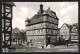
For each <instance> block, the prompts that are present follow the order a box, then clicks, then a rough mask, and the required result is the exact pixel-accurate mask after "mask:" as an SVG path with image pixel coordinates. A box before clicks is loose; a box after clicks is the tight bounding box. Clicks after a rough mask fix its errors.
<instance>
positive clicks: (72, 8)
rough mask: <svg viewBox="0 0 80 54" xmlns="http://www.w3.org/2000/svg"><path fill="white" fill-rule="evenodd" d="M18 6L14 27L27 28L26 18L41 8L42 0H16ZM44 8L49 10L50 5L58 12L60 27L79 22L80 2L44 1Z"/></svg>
mask: <svg viewBox="0 0 80 54" xmlns="http://www.w3.org/2000/svg"><path fill="white" fill-rule="evenodd" d="M14 3H15V5H16V7H15V6H14V7H13V20H12V25H13V26H12V27H13V28H15V27H18V28H19V29H25V28H26V27H25V20H26V19H27V18H29V19H30V18H31V17H33V16H34V15H35V14H37V12H38V11H39V9H40V4H41V2H14ZM42 4H43V9H44V10H47V9H48V8H49V7H50V9H51V10H53V11H54V12H56V15H57V17H58V18H59V25H58V27H59V28H60V27H61V26H62V25H63V24H64V23H67V24H70V25H71V24H73V23H78V2H42Z"/></svg>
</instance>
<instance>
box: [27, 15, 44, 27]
mask: <svg viewBox="0 0 80 54" xmlns="http://www.w3.org/2000/svg"><path fill="white" fill-rule="evenodd" d="M42 21H43V17H42V15H37V14H36V15H34V16H33V17H32V18H31V19H30V22H29V23H28V25H31V24H35V23H39V22H42Z"/></svg>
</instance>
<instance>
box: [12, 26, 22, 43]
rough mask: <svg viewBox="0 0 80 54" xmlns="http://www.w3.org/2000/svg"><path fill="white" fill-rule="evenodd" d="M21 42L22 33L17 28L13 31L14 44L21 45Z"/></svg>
mask: <svg viewBox="0 0 80 54" xmlns="http://www.w3.org/2000/svg"><path fill="white" fill-rule="evenodd" d="M20 40H21V31H20V30H19V29H18V28H17V27H16V28H14V29H13V30H12V44H19V41H20Z"/></svg>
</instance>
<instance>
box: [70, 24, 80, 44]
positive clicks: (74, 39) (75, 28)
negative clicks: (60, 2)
mask: <svg viewBox="0 0 80 54" xmlns="http://www.w3.org/2000/svg"><path fill="white" fill-rule="evenodd" d="M70 35H71V41H72V42H75V43H78V41H79V37H78V23H75V24H73V25H72V29H71V33H70Z"/></svg>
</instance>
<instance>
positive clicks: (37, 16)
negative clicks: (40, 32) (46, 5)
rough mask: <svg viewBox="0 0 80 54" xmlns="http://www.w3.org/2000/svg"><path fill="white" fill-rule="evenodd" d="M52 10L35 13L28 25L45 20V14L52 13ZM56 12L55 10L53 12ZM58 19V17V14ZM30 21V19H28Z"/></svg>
mask: <svg viewBox="0 0 80 54" xmlns="http://www.w3.org/2000/svg"><path fill="white" fill-rule="evenodd" d="M51 12H53V11H52V10H50V9H48V10H45V11H44V12H43V13H42V14H35V15H34V16H33V17H32V18H31V19H30V22H29V23H28V24H27V25H31V24H35V23H39V22H43V15H44V14H47V15H50V16H52V15H51ZM53 13H54V14H55V12H53ZM56 19H58V17H57V16H56ZM26 21H29V20H26Z"/></svg>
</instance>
